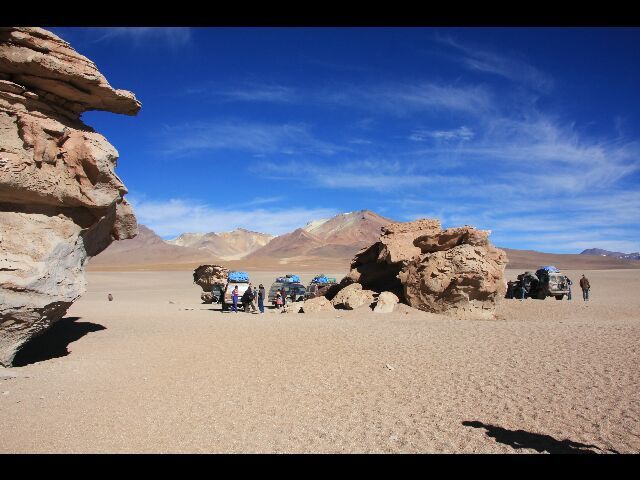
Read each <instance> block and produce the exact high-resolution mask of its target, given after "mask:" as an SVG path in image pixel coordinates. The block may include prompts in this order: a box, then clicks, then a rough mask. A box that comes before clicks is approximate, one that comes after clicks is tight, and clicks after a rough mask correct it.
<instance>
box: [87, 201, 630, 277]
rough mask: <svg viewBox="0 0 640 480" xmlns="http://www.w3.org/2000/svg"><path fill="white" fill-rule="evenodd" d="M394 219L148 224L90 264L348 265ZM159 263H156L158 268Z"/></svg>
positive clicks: (513, 261) (516, 256)
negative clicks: (249, 225)
mask: <svg viewBox="0 0 640 480" xmlns="http://www.w3.org/2000/svg"><path fill="white" fill-rule="evenodd" d="M390 222H393V220H391V219H389V218H386V217H383V216H380V215H378V214H377V213H374V212H372V211H370V210H360V211H357V212H348V213H341V214H339V215H336V216H334V217H331V218H323V219H319V220H313V221H311V222H309V223H307V224H306V225H305V226H304V227H302V228H298V229H296V230H294V231H293V232H290V233H285V234H283V235H279V236H273V235H268V234H264V233H259V232H253V231H250V230H246V229H244V228H237V229H235V230H233V231H231V232H221V233H216V232H210V233H183V234H182V235H180V236H178V237H177V238H175V239H173V240H167V241H165V240H163V239H162V238H160V237H159V236H158V235H156V234H155V232H154V231H153V230H151V229H149V228H148V227H146V226H144V225H139V234H138V236H137V237H135V238H133V239H130V240H122V241H119V242H113V243H112V244H111V245H110V246H109V248H107V249H106V250H105V251H104V252H102V253H101V254H99V255H97V256H96V257H93V258H92V259H91V260H90V262H89V266H90V268H94V267H95V268H103V269H118V268H120V267H131V266H136V268H141V269H148V268H149V266H151V265H156V266H158V265H164V266H167V268H168V266H171V265H185V264H198V263H199V264H204V263H217V264H224V265H227V266H229V267H230V268H243V269H246V268H269V269H270V268H273V267H275V266H277V268H280V266H283V265H296V266H298V267H300V268H302V267H305V266H306V267H308V268H310V269H312V268H316V267H318V268H320V270H319V271H321V270H322V268H324V266H325V265H332V266H334V267H335V268H340V269H344V270H345V271H346V270H348V268H349V263H350V261H351V259H352V258H353V256H354V255H355V254H356V253H357V252H358V250H360V249H361V248H362V247H365V246H367V245H371V244H372V243H373V242H375V241H376V240H377V239H378V237H379V236H380V232H381V227H382V226H383V225H386V224H388V223H390ZM504 250H505V251H506V252H507V256H508V258H509V264H508V268H514V269H532V268H537V267H538V266H540V265H555V266H557V267H558V268H561V269H568V270H571V269H585V270H586V269H606V268H639V267H640V262H637V261H636V260H638V259H640V254H638V253H632V254H625V253H620V252H609V251H607V250H600V249H589V250H585V251H584V252H582V254H579V255H577V254H551V253H542V252H536V251H532V250H513V249H507V248H505V249H504ZM632 260H633V261H632ZM154 268H155V267H154Z"/></svg>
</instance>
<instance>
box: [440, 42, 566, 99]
mask: <svg viewBox="0 0 640 480" xmlns="http://www.w3.org/2000/svg"><path fill="white" fill-rule="evenodd" d="M436 38H437V40H438V41H439V42H440V43H442V44H444V45H447V46H449V47H451V48H452V49H454V50H456V51H457V52H458V55H455V56H454V60H455V61H457V62H458V63H460V64H462V65H463V66H465V67H466V68H468V69H470V70H475V71H478V72H484V73H490V74H494V75H499V76H501V77H504V78H507V79H509V80H512V81H514V82H516V83H519V84H522V85H526V86H528V87H529V88H532V89H534V90H537V91H539V92H544V93H548V92H550V91H551V90H552V89H553V85H554V81H553V79H552V78H551V76H549V75H548V74H546V73H544V72H542V71H541V70H539V69H537V68H535V67H534V66H533V65H530V64H529V63H527V62H525V61H524V60H521V59H519V58H515V57H509V56H505V55H502V54H498V53H496V52H493V51H491V50H488V49H484V48H478V47H472V46H469V45H463V44H461V43H460V42H458V41H456V40H454V39H453V37H451V36H437V37H436Z"/></svg>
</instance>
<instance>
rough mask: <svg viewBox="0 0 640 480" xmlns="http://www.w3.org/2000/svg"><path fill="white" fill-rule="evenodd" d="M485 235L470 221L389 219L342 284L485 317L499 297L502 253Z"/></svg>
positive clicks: (438, 309)
mask: <svg viewBox="0 0 640 480" xmlns="http://www.w3.org/2000/svg"><path fill="white" fill-rule="evenodd" d="M489 234H490V232H489V231H486V230H476V229H475V228H473V227H469V226H465V227H460V228H449V229H446V230H443V229H442V228H441V227H440V222H439V221H438V220H429V219H422V220H416V221H414V222H407V223H391V224H389V225H386V226H385V227H383V228H382V234H381V235H380V239H379V240H378V241H377V242H376V243H374V244H373V245H371V246H370V247H368V248H365V249H363V250H361V251H360V252H359V253H358V254H357V255H356V256H355V257H354V259H353V261H352V263H351V271H350V272H349V275H347V277H345V278H344V279H343V280H342V282H341V285H342V286H343V287H344V286H345V285H348V284H349V283H351V282H357V283H359V284H360V285H362V288H363V289H368V290H373V291H376V292H383V291H388V292H392V293H394V294H395V295H397V296H398V298H400V299H401V301H404V302H405V303H407V304H408V305H411V306H412V307H414V308H418V309H420V310H425V311H428V312H433V313H446V314H451V315H455V316H458V317H475V318H478V317H480V318H490V317H492V315H493V312H494V309H495V303H496V301H497V300H498V298H502V296H504V291H505V282H504V268H505V266H506V262H507V257H506V254H505V253H504V251H502V250H500V249H498V248H496V247H494V246H493V245H492V244H491V242H489V238H488V237H489Z"/></svg>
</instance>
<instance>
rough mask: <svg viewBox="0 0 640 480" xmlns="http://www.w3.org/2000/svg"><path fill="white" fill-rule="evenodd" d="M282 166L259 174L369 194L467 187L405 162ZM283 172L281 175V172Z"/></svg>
mask: <svg viewBox="0 0 640 480" xmlns="http://www.w3.org/2000/svg"><path fill="white" fill-rule="evenodd" d="M293 167H294V165H293V164H292V165H289V166H284V167H283V166H282V165H279V164H276V163H271V162H267V163H265V164H263V165H262V171H263V172H264V174H265V175H266V177H267V178H270V179H276V180H281V181H292V182H299V181H302V180H304V181H305V182H306V183H308V184H311V185H314V186H316V187H322V188H329V189H347V190H349V189H351V190H372V191H377V192H383V193H384V192H387V193H391V192H394V191H395V192H397V191H400V190H405V191H406V190H407V189H409V190H410V189H416V188H422V187H426V186H435V187H438V188H441V187H444V186H461V185H467V184H469V182H470V180H469V178H467V177H465V176H462V175H461V176H451V175H440V174H437V173H429V172H424V171H421V170H420V169H419V168H417V166H416V165H413V164H411V163H409V162H400V161H389V160H385V159H378V160H351V161H343V162H341V163H340V165H333V166H332V167H331V168H330V169H327V168H326V167H325V166H323V165H317V164H312V163H308V162H305V163H296V164H295V168H293ZM283 171H284V172H287V175H283V174H282V172H283ZM291 172H295V173H294V174H293V175H292V174H291Z"/></svg>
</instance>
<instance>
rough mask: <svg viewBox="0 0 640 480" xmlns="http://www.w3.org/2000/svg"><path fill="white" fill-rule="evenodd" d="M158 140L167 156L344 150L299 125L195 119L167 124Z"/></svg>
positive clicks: (331, 153) (312, 152)
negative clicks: (218, 152)
mask: <svg viewBox="0 0 640 480" xmlns="http://www.w3.org/2000/svg"><path fill="white" fill-rule="evenodd" d="M162 139H163V140H162V142H163V143H162V146H161V148H162V152H163V153H164V154H165V155H171V156H187V155H190V154H193V153H201V152H202V151H217V150H227V151H231V150H236V151H241V152H245V153H253V154H256V155H263V154H265V153H268V154H276V153H277V154H285V155H295V154H303V153H306V154H309V153H311V154H319V155H333V154H335V153H336V152H338V151H341V150H344V149H345V148H344V147H342V146H339V145H337V144H333V143H331V142H326V141H323V140H320V139H318V138H316V137H315V136H314V135H313V134H312V133H311V131H310V129H309V128H308V127H307V126H306V125H303V124H267V123H257V122H233V121H221V122H197V123H188V124H182V125H178V126H167V127H166V128H165V132H164V133H163V136H162Z"/></svg>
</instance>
